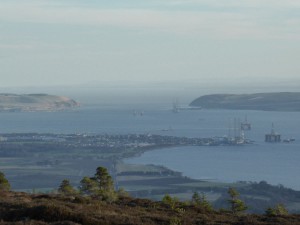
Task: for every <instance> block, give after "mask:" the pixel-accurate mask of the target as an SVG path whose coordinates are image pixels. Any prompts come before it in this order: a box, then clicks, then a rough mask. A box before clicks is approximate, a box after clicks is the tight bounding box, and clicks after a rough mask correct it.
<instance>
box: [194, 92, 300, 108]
mask: <svg viewBox="0 0 300 225" xmlns="http://www.w3.org/2000/svg"><path fill="white" fill-rule="evenodd" d="M190 106H197V107H202V108H206V109H242V110H265V111H300V92H277V93H256V94H240V95H236V94H213V95H204V96H201V97H199V98H197V99H195V100H194V101H192V102H191V103H190Z"/></svg>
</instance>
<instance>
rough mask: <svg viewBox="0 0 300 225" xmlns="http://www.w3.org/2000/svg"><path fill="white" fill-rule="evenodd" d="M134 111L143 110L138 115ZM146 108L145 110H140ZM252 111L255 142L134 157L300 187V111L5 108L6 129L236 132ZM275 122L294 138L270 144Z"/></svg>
mask: <svg viewBox="0 0 300 225" xmlns="http://www.w3.org/2000/svg"><path fill="white" fill-rule="evenodd" d="M134 111H136V112H137V114H138V115H136V116H135V115H134V113H133V112H134ZM141 112H143V115H142V116H141V115H139V114H140V113H141ZM245 116H247V118H248V121H249V122H251V124H252V130H251V131H249V132H246V137H247V138H249V139H251V140H253V141H255V143H254V144H253V145H249V146H231V147H228V146H227V147H225V146H219V147H212V146H211V147H210V146H205V147H180V148H170V149H159V150H155V151H151V152H147V153H145V154H143V155H142V156H140V157H137V158H132V159H127V160H126V162H128V163H135V164H157V165H164V166H167V167H169V168H171V169H174V170H177V171H180V172H183V174H184V175H187V176H189V177H193V178H199V179H213V180H217V181H230V182H231V181H240V180H243V181H260V180H265V181H267V182H269V183H272V184H279V183H280V184H283V185H285V186H287V187H291V188H294V189H297V190H300V179H299V178H298V174H299V171H300V163H299V162H300V113H299V112H262V111H233V110H194V111H192V110H190V111H188V110H187V111H181V112H179V113H172V112H171V110H170V109H169V108H162V107H159V108H152V109H151V108H145V107H127V108H112V107H105V108H104V107H101V106H84V107H82V108H80V109H78V110H74V111H64V112H55V113H37V112H35V113H33V112H28V113H24V112H23V113H0V124H1V125H0V128H1V130H0V131H1V133H11V132H17V133H20V132H40V133H100V134H104V133H108V134H126V133H152V134H162V135H176V136H187V137H212V136H224V135H228V134H233V133H234V131H233V129H232V128H233V124H234V118H236V121H238V120H240V121H243V120H244V118H245ZM272 123H274V126H275V130H276V131H277V132H278V133H281V134H282V137H283V138H295V139H296V141H295V142H293V143H288V144H285V143H279V144H268V143H265V142H264V134H265V133H268V132H270V130H271V126H272Z"/></svg>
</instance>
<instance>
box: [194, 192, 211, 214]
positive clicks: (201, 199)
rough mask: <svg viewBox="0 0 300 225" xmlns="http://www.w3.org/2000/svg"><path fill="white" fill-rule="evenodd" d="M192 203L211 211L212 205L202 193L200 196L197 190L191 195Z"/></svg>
mask: <svg viewBox="0 0 300 225" xmlns="http://www.w3.org/2000/svg"><path fill="white" fill-rule="evenodd" d="M192 204H194V205H196V206H199V207H201V208H203V209H205V210H207V211H212V210H213V207H212V205H211V204H210V203H209V201H207V199H206V196H205V195H204V194H202V195H201V196H200V195H199V194H198V192H194V194H193V196H192Z"/></svg>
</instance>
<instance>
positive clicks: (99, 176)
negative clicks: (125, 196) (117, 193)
mask: <svg viewBox="0 0 300 225" xmlns="http://www.w3.org/2000/svg"><path fill="white" fill-rule="evenodd" d="M94 178H95V180H96V182H97V183H98V186H99V189H100V190H101V191H111V190H114V183H113V180H112V177H111V176H110V175H109V173H108V171H107V169H106V168H105V167H101V166H100V167H98V168H97V170H96V174H95V176H94Z"/></svg>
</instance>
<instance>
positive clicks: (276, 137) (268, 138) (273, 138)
mask: <svg viewBox="0 0 300 225" xmlns="http://www.w3.org/2000/svg"><path fill="white" fill-rule="evenodd" d="M265 142H271V143H276V142H281V135H280V134H278V133H276V132H275V130H274V124H273V123H272V130H271V133H270V134H266V135H265Z"/></svg>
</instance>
